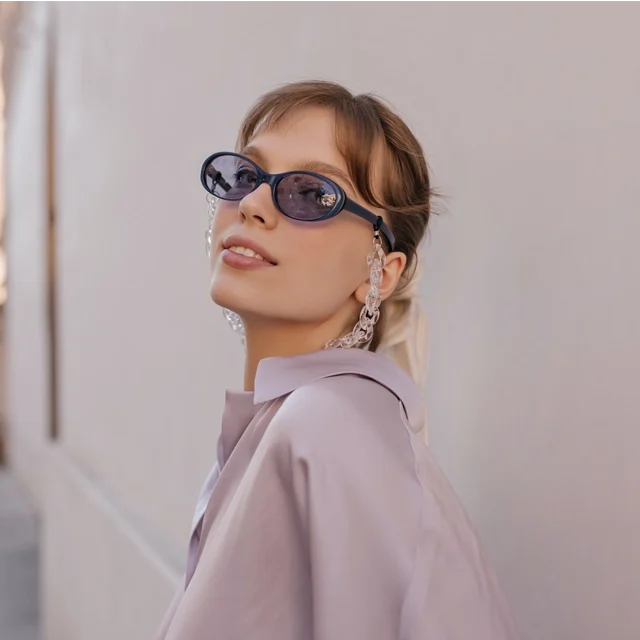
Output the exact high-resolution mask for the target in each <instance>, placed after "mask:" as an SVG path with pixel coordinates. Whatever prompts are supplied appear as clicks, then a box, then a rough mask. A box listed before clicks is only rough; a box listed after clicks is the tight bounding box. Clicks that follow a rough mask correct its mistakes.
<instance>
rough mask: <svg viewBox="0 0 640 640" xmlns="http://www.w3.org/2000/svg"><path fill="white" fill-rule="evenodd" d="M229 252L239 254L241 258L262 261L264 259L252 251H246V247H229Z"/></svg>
mask: <svg viewBox="0 0 640 640" xmlns="http://www.w3.org/2000/svg"><path fill="white" fill-rule="evenodd" d="M229 251H233V253H239V254H240V255H241V256H248V257H249V258H257V259H258V260H264V258H263V257H262V256H261V255H260V254H259V253H256V252H255V251H253V249H247V247H229Z"/></svg>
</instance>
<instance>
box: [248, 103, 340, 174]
mask: <svg viewBox="0 0 640 640" xmlns="http://www.w3.org/2000/svg"><path fill="white" fill-rule="evenodd" d="M335 131H336V129H335V116H334V115H333V112H332V111H331V110H329V109H326V108H320V107H305V108H299V109H296V110H294V111H292V112H290V113H287V114H286V115H284V116H283V117H282V118H281V119H280V120H279V121H278V122H277V123H275V124H273V125H270V126H269V127H265V126H262V127H260V128H259V129H258V130H257V131H256V133H255V135H254V136H253V137H252V138H251V140H250V141H249V143H248V145H246V146H245V148H244V149H243V150H241V153H244V154H245V155H249V156H250V157H251V158H252V159H255V160H256V161H258V163H259V164H261V166H262V168H263V169H265V171H270V172H273V173H275V172H277V171H288V170H291V169H295V168H301V167H300V163H301V162H306V161H308V160H315V161H318V162H325V163H327V164H330V165H334V166H336V167H338V168H340V169H342V170H344V171H346V170H347V163H346V161H345V159H344V157H343V156H342V154H341V153H340V151H339V149H338V146H337V144H336V133H335ZM265 165H267V166H265ZM284 165H288V166H289V168H281V167H283V166H284ZM276 166H277V167H280V168H277V169H276Z"/></svg>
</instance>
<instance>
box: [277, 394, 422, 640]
mask: <svg viewBox="0 0 640 640" xmlns="http://www.w3.org/2000/svg"><path fill="white" fill-rule="evenodd" d="M344 395H345V394H344V393H338V392H337V391H336V393H332V390H331V389H321V390H320V392H318V391H316V393H315V394H314V395H313V396H311V395H310V394H304V393H300V394H298V395H297V396H296V397H295V398H294V397H292V398H291V400H292V402H291V403H290V404H289V405H288V406H287V407H286V409H285V407H283V409H282V410H281V411H282V413H281V414H279V415H278V418H279V420H278V422H279V424H278V428H279V429H280V432H281V435H282V441H283V442H282V445H283V446H282V448H281V449H282V450H281V453H282V456H281V461H280V462H281V464H280V468H281V470H282V473H283V474H284V477H285V481H284V482H283V486H284V487H285V488H288V490H289V491H290V503H291V508H292V509H293V510H294V511H295V514H296V517H297V520H298V522H299V534H300V536H301V544H300V545H299V549H301V550H303V551H302V552H303V553H304V554H306V557H305V558H304V559H303V560H304V562H306V563H308V567H309V589H308V594H309V595H308V597H309V598H310V601H311V602H310V611H311V615H312V622H311V627H312V632H313V635H312V637H313V640H334V639H336V638H349V639H350V640H390V639H392V638H394V639H395V638H398V637H399V632H400V627H401V618H402V614H403V605H404V601H405V596H406V593H407V589H408V585H409V583H410V581H411V576H412V572H413V567H414V563H415V558H416V550H417V541H418V536H419V524H420V497H419V492H420V487H419V483H418V482H417V479H416V477H415V473H414V468H413V460H412V456H411V447H410V444H409V442H408V435H407V433H406V432H405V430H404V427H403V424H402V421H401V418H400V408H399V405H398V401H397V399H396V398H395V396H391V395H390V394H385V395H384V396H383V397H382V398H381V399H379V400H378V402H377V403H376V402H374V403H373V404H372V406H371V407H369V408H368V409H367V410H365V411H363V408H362V406H355V405H354V404H351V403H349V402H345V401H344Z"/></svg>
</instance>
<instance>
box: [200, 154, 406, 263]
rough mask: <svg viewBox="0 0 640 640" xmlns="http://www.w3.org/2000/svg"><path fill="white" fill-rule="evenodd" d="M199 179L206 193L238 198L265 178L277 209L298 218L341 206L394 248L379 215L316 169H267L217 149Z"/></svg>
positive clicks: (323, 216) (321, 216)
mask: <svg viewBox="0 0 640 640" xmlns="http://www.w3.org/2000/svg"><path fill="white" fill-rule="evenodd" d="M200 180H201V182H202V186H203V187H204V188H205V189H206V190H207V191H208V192H209V193H210V194H212V195H214V196H215V197H217V198H221V199H222V200H242V198H244V197H245V196H246V195H248V194H250V193H251V192H252V191H255V190H256V189H257V188H258V187H259V186H260V185H261V184H262V183H263V182H265V183H267V184H268V185H269V186H270V187H271V197H272V198H273V203H274V204H275V206H276V208H277V209H278V211H280V213H282V214H284V215H285V216H287V218H292V219H293V220H299V221H301V222H319V221H321V220H328V219H329V218H333V216H337V215H338V214H339V213H340V212H341V211H342V210H343V209H344V210H345V211H349V212H351V213H354V214H355V215H357V216H360V217H361V218H363V219H364V220H366V221H367V222H370V223H371V224H372V225H373V228H374V231H381V232H382V234H383V235H384V236H385V238H386V240H387V242H388V244H389V249H390V251H393V249H394V246H395V243H396V240H395V237H394V235H393V233H392V231H391V229H389V227H388V226H387V224H386V223H385V222H384V220H383V219H382V217H381V216H377V215H375V214H374V213H372V212H371V211H369V210H367V209H365V208H364V207H361V206H360V205H359V204H358V203H357V202H354V201H353V200H350V199H349V198H348V197H347V194H346V193H345V192H344V189H343V188H342V187H341V186H340V185H339V184H337V183H335V182H334V181H333V180H331V179H329V178H327V177H325V176H323V175H320V174H319V173H314V172H312V171H285V172H284V173H267V172H266V171H263V170H262V169H261V168H260V167H259V166H258V165H257V164H256V163H255V162H254V161H253V160H251V159H249V158H247V157H246V156H243V155H241V154H239V153H231V152H230V151H221V152H218V153H214V154H213V155H211V156H209V157H208V158H207V159H206V160H205V161H204V163H203V164H202V170H201V172H200Z"/></svg>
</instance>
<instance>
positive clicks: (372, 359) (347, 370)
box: [254, 348, 425, 430]
mask: <svg viewBox="0 0 640 640" xmlns="http://www.w3.org/2000/svg"><path fill="white" fill-rule="evenodd" d="M341 374H357V375H362V376H365V377H367V378H371V379H372V380H375V381H376V382H379V383H380V384H382V385H383V386H385V387H386V388H387V389H389V391H391V392H392V393H393V394H394V395H395V396H396V397H397V398H398V399H399V400H400V401H401V402H402V404H403V406H404V408H405V411H406V413H407V418H408V420H409V424H410V425H411V426H412V428H414V429H415V430H420V429H421V428H422V426H423V424H422V423H423V420H424V415H425V406H424V400H423V397H422V393H421V391H420V389H419V387H418V386H417V385H416V383H415V382H414V381H413V379H412V378H411V376H410V375H409V374H408V373H407V372H406V371H404V370H403V369H401V368H400V367H399V366H398V365H397V364H396V363H395V362H393V361H392V360H390V359H389V358H387V357H385V356H383V355H381V354H379V353H375V352H373V351H366V350H364V349H357V348H350V349H342V348H330V349H321V350H319V351H311V352H310V353H304V354H300V355H295V356H275V357H270V358H263V359H262V360H260V362H259V363H258V369H257V371H256V379H255V391H254V402H255V403H256V404H258V403H261V402H266V401H267V400H273V399H274V398H278V397H280V396H283V395H286V394H288V393H290V392H291V391H293V390H294V389H297V388H298V387H301V386H303V385H305V384H309V383H310V382H313V381H314V380H318V379H320V378H327V377H329V376H336V375H341Z"/></svg>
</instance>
